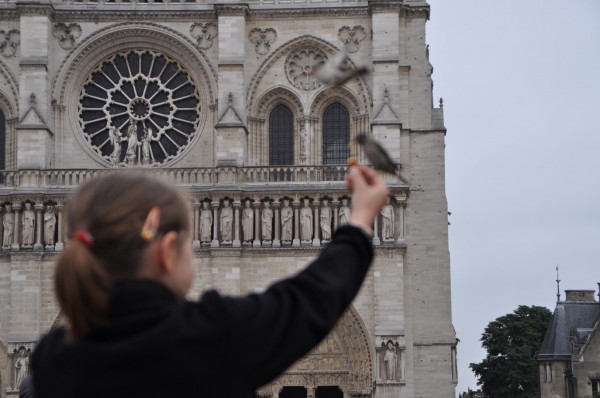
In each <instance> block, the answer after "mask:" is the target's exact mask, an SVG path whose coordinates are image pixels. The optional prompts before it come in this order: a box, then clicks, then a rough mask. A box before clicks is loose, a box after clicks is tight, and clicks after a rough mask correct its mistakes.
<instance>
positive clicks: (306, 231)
mask: <svg viewBox="0 0 600 398" xmlns="http://www.w3.org/2000/svg"><path fill="white" fill-rule="evenodd" d="M309 205H310V201H309V200H308V199H304V207H302V208H301V209H300V227H301V228H302V231H301V232H300V236H301V240H302V241H309V240H311V239H312V236H313V213H312V209H311V208H310V206H309Z"/></svg>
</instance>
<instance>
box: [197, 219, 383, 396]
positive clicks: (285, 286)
mask: <svg viewBox="0 0 600 398" xmlns="http://www.w3.org/2000/svg"><path fill="white" fill-rule="evenodd" d="M372 258H373V249H372V247H371V244H370V242H369V241H368V239H367V237H366V236H365V234H364V233H363V232H362V231H361V230H360V229H358V228H356V227H353V226H349V225H347V226H343V227H341V228H339V229H338V230H337V231H336V233H335V234H334V237H333V239H332V241H331V242H330V243H329V244H328V245H327V246H326V247H325V248H324V249H323V250H322V252H321V254H320V255H319V257H318V258H317V259H316V260H314V261H313V262H312V263H311V264H310V265H309V266H308V267H307V268H305V269H304V270H303V271H301V272H300V273H299V274H297V275H296V276H294V277H291V278H288V279H284V280H282V281H279V282H277V283H275V284H273V285H272V286H270V287H269V288H268V289H267V290H266V291H265V292H263V293H260V294H250V295H248V296H245V297H239V298H235V297H221V296H219V295H218V293H216V292H214V291H211V292H208V293H206V294H205V295H204V297H203V300H202V304H203V305H204V307H205V308H211V310H214V311H219V318H220V319H221V322H222V325H223V326H224V327H225V328H226V329H227V331H226V333H227V335H228V336H229V337H230V338H231V340H232V341H231V346H230V349H231V350H230V349H228V350H227V351H228V352H231V353H232V355H233V357H232V358H231V362H229V363H235V364H237V366H239V372H240V374H245V375H247V376H246V381H247V383H248V385H249V387H251V388H253V389H256V388H258V387H260V386H262V385H264V384H266V383H267V382H269V381H271V380H272V379H274V378H275V377H277V376H278V375H279V374H281V373H282V372H283V371H284V370H286V369H287V368H288V367H289V366H290V365H292V364H293V363H294V362H295V361H296V360H298V359H299V358H300V357H302V356H303V355H304V354H306V353H307V352H308V351H310V350H311V349H312V348H314V347H315V346H316V345H317V344H318V343H319V342H320V341H321V340H322V339H323V338H324V337H325V336H327V334H328V333H329V332H330V331H331V330H332V329H333V327H334V326H335V324H336V322H337V321H338V319H339V318H340V317H341V316H342V315H343V313H344V311H345V310H346V308H347V307H348V306H349V305H350V303H351V302H352V300H353V299H354V297H355V296H356V294H357V293H358V290H359V289H360V286H361V284H362V282H363V280H364V278H365V276H366V273H367V271H368V268H369V265H370V263H371V260H372Z"/></svg>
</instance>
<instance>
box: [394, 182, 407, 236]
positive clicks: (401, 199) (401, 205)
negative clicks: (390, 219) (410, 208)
mask: <svg viewBox="0 0 600 398" xmlns="http://www.w3.org/2000/svg"><path fill="white" fill-rule="evenodd" d="M396 202H397V203H398V240H397V243H398V244H399V245H402V246H406V236H405V235H404V214H405V212H406V194H403V195H398V196H396Z"/></svg>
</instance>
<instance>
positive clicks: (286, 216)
mask: <svg viewBox="0 0 600 398" xmlns="http://www.w3.org/2000/svg"><path fill="white" fill-rule="evenodd" d="M293 219H294V211H293V210H292V208H291V207H290V201H289V199H284V200H283V207H282V208H281V240H282V241H283V242H290V241H291V240H292V227H293Z"/></svg>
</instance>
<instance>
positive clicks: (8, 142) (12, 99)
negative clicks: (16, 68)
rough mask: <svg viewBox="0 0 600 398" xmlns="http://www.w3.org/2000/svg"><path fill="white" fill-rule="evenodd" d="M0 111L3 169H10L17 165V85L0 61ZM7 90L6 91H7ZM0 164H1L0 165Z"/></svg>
mask: <svg viewBox="0 0 600 398" xmlns="http://www.w3.org/2000/svg"><path fill="white" fill-rule="evenodd" d="M0 76H1V77H0V78H1V79H2V82H1V83H0V111H1V112H2V114H3V116H4V120H3V121H2V122H3V126H0V129H2V130H3V131H2V134H3V136H4V137H3V141H4V142H3V143H4V146H3V148H2V151H4V154H3V155H4V169H6V170H11V169H14V168H15V167H16V165H17V155H16V148H17V134H16V122H17V120H18V119H17V117H18V100H17V98H18V97H17V90H18V89H17V86H16V84H15V82H14V81H13V79H14V77H13V76H12V74H10V72H9V71H8V70H7V69H6V66H5V65H4V64H3V63H1V61H0ZM7 91H8V92H7ZM0 166H1V165H0Z"/></svg>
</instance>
